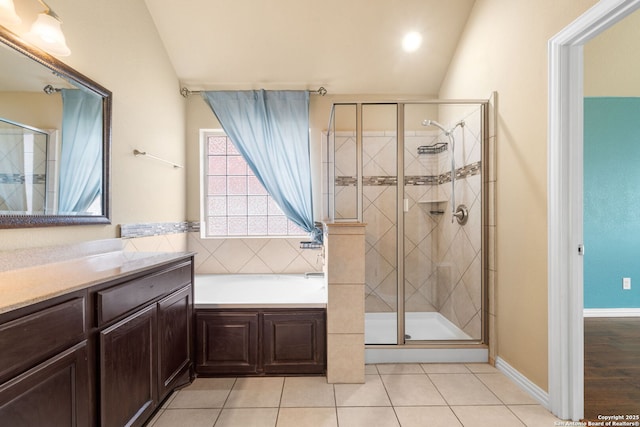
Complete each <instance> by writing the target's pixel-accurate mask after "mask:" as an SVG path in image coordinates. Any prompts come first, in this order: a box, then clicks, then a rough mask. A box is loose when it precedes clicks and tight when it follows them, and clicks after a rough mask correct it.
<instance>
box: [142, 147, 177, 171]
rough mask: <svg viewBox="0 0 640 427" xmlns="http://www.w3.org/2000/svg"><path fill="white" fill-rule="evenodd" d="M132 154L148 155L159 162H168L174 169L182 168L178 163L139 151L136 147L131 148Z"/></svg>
mask: <svg viewBox="0 0 640 427" xmlns="http://www.w3.org/2000/svg"><path fill="white" fill-rule="evenodd" d="M133 155H134V156H136V157H138V156H146V157H149V158H151V159H154V160H157V161H159V162H163V163H168V164H170V165H171V166H173V168H174V169H181V168H182V166H180V165H178V164H176V163H173V162H172V161H169V160H165V159H163V158H161V157H157V156H154V155H153V154H149V153H147V152H146V151H140V150H138V149H137V148H136V149H134V150H133Z"/></svg>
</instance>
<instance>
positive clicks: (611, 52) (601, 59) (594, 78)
mask: <svg viewBox="0 0 640 427" xmlns="http://www.w3.org/2000/svg"><path fill="white" fill-rule="evenodd" d="M638 28H640V12H635V13H633V14H632V15H630V16H628V17H626V18H625V19H623V20H622V21H620V22H619V23H617V24H616V25H614V26H613V27H611V28H609V29H608V30H606V31H605V32H603V33H602V34H600V35H598V36H597V37H596V38H594V39H593V40H591V41H589V42H588V43H587V44H586V45H585V47H584V95H585V96H640V79H639V78H638V76H640V42H639V41H638Z"/></svg>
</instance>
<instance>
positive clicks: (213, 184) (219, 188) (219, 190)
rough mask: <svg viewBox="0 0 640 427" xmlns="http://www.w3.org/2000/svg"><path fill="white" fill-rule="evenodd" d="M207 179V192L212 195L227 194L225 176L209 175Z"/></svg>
mask: <svg viewBox="0 0 640 427" xmlns="http://www.w3.org/2000/svg"><path fill="white" fill-rule="evenodd" d="M207 181H208V188H207V192H208V194H210V195H212V196H224V195H226V194H227V177H225V176H210V177H208V178H207Z"/></svg>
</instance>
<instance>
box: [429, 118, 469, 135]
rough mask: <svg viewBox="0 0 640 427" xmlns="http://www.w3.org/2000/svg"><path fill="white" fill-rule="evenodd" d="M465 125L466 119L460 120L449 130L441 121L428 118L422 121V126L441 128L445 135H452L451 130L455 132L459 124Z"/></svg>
mask: <svg viewBox="0 0 640 427" xmlns="http://www.w3.org/2000/svg"><path fill="white" fill-rule="evenodd" d="M464 125H465V123H464V120H460V121H459V122H458V123H456V124H455V126H454V127H452V128H451V129H448V130H447V129H445V127H444V126H442V125H441V124H440V123H438V122H436V121H435V120H429V119H426V120H423V121H422V126H435V127H437V128H438V129H440V130H441V131H442V132H444V133H445V135H450V134H451V132H453V131H454V129H455V128H457V127H458V126H461V127H464Z"/></svg>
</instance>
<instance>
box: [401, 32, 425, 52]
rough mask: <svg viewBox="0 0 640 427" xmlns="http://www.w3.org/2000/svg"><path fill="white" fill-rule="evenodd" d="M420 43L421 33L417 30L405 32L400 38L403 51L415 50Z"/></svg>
mask: <svg viewBox="0 0 640 427" xmlns="http://www.w3.org/2000/svg"><path fill="white" fill-rule="evenodd" d="M421 44H422V34H420V33H419V32H417V31H412V32H410V33H407V34H406V35H405V36H404V38H403V39H402V49H404V51H405V52H415V51H416V50H418V48H419V47H420V45H421Z"/></svg>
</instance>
